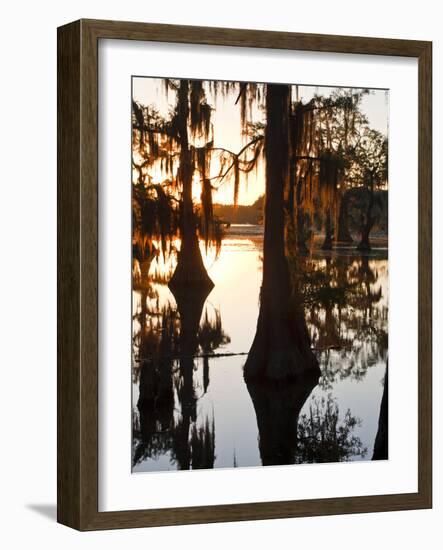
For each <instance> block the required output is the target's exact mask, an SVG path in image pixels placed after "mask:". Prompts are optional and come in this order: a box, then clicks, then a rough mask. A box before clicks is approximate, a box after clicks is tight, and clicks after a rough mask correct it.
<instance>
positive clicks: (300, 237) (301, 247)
mask: <svg viewBox="0 0 443 550" xmlns="http://www.w3.org/2000/svg"><path fill="white" fill-rule="evenodd" d="M302 184H303V182H302V180H301V179H300V180H299V181H298V182H297V193H296V202H297V252H298V253H299V254H303V255H305V254H308V252H309V250H308V247H307V246H306V231H305V212H304V210H303V206H302V198H301V191H302Z"/></svg>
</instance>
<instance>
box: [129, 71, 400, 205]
mask: <svg viewBox="0 0 443 550" xmlns="http://www.w3.org/2000/svg"><path fill="white" fill-rule="evenodd" d="M132 85H133V99H134V100H135V101H136V102H138V103H140V104H142V105H145V106H148V105H149V106H154V107H155V108H156V109H158V110H159V112H160V113H161V114H162V115H166V114H167V113H168V110H169V108H172V107H173V105H174V102H175V93H174V92H173V91H170V92H169V98H168V99H166V95H165V88H164V84H163V79H161V78H150V77H134V78H133V79H132ZM332 90H334V88H330V87H323V86H304V85H299V97H300V99H303V100H304V101H309V100H310V99H311V98H312V96H313V95H315V94H318V95H324V96H326V97H327V96H328V95H330V93H331V92H332ZM236 98H237V94H236V93H230V94H228V95H227V96H223V95H222V94H219V95H218V96H217V99H216V100H215V101H214V98H213V97H212V96H211V95H208V97H207V100H208V103H209V104H211V105H212V106H213V107H214V108H215V111H214V112H213V115H212V123H213V124H214V128H215V132H214V133H215V136H214V138H215V139H214V142H215V143H214V145H215V146H216V147H224V148H226V149H229V150H231V151H234V152H235V151H239V150H240V149H241V147H242V146H243V145H244V144H245V143H246V141H245V138H244V137H243V136H242V134H241V121H240V108H239V104H237V105H235V100H236ZM361 110H362V112H363V113H364V114H365V115H366V116H367V118H368V121H369V125H370V126H371V127H372V128H374V129H375V130H378V131H379V132H381V133H383V134H385V135H387V134H388V124H389V92H388V91H387V90H371V93H370V94H369V95H366V96H364V97H363V100H362V104H361ZM253 114H254V120H255V121H258V120H260V118H261V117H262V118H263V114H262V113H260V111H259V110H258V109H255V112H254V113H253ZM244 158H246V157H244ZM263 193H264V178H263V166H258V169H257V172H256V173H254V172H253V173H251V174H250V175H249V178H248V181H247V182H245V183H241V185H240V191H239V200H238V202H239V204H252V203H253V202H254V201H255V200H257V198H258V197H259V196H260V195H262V194H263ZM198 196H199V192H198V191H197V192H196V197H198ZM232 201H233V185H232V183H230V182H229V181H226V182H225V183H223V184H222V186H220V188H219V189H217V190H215V191H214V193H213V202H214V203H225V204H231V203H232Z"/></svg>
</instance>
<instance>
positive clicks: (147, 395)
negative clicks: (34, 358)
mask: <svg viewBox="0 0 443 550" xmlns="http://www.w3.org/2000/svg"><path fill="white" fill-rule="evenodd" d="M131 111H132V121H131V132H132V134H131V135H132V139H131V144H132V197H131V199H132V388H133V390H132V472H133V473H137V472H150V471H156V472H158V471H164V470H195V469H210V468H237V467H247V466H256V467H257V466H272V465H274V466H275V465H290V464H305V463H333V462H344V461H356V460H386V459H388V311H389V300H388V298H389V289H388V194H389V185H388V129H389V91H388V90H380V89H355V88H341V87H340V88H338V87H328V86H321V85H305V84H280V83H277V84H275V83H257V82H228V81H206V80H188V79H178V78H151V77H145V76H133V78H132V110H131Z"/></svg>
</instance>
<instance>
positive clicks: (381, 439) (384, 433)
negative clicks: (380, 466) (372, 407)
mask: <svg viewBox="0 0 443 550" xmlns="http://www.w3.org/2000/svg"><path fill="white" fill-rule="evenodd" d="M388 393H389V392H388V365H387V364H386V371H385V377H384V381H383V396H382V399H381V404H380V416H379V419H378V430H377V435H376V437H375V443H374V453H373V455H372V460H387V459H388V441H389V423H388V407H389V404H388Z"/></svg>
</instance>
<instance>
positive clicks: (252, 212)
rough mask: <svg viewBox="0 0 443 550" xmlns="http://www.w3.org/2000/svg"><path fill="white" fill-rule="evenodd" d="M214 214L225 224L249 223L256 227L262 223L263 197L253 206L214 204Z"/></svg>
mask: <svg viewBox="0 0 443 550" xmlns="http://www.w3.org/2000/svg"><path fill="white" fill-rule="evenodd" d="M214 214H215V215H216V216H217V217H218V218H219V219H220V220H223V221H224V222H227V223H250V224H252V225H258V224H262V223H263V196H261V197H259V198H258V199H257V200H256V201H255V202H254V204H251V205H248V206H246V205H244V204H239V205H237V206H234V205H233V204H214Z"/></svg>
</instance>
